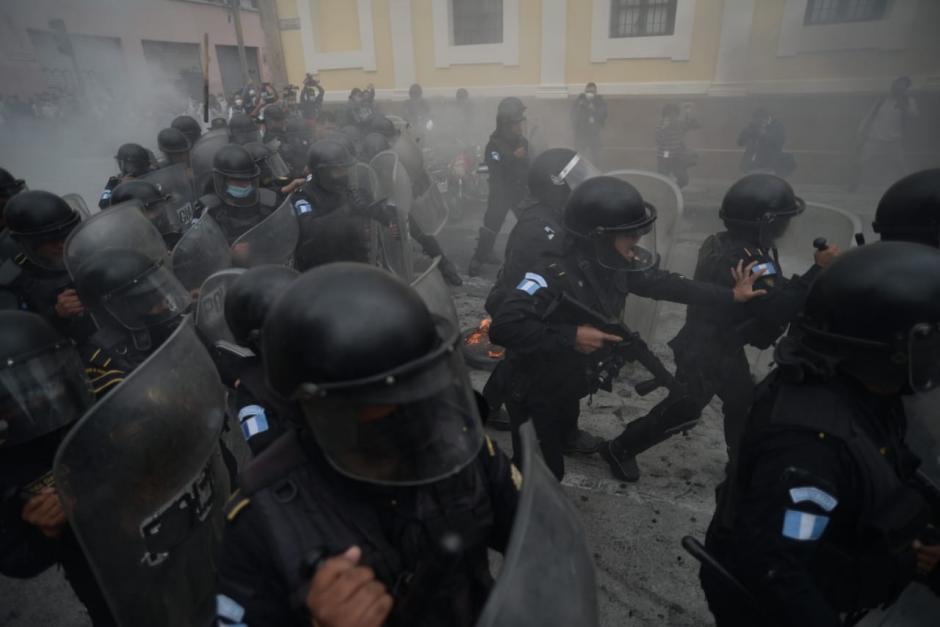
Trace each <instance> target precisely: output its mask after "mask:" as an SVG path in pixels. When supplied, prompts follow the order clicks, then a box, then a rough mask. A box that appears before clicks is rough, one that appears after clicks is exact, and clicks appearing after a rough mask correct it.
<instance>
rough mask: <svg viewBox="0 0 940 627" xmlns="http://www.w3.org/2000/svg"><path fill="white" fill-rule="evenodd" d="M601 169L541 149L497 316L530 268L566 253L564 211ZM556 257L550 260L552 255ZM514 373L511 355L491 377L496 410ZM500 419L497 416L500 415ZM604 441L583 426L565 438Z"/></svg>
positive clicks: (570, 447) (586, 443) (575, 445)
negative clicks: (581, 186)
mask: <svg viewBox="0 0 940 627" xmlns="http://www.w3.org/2000/svg"><path fill="white" fill-rule="evenodd" d="M598 174H600V172H599V171H597V170H596V168H594V167H593V166H592V165H590V163H589V162H588V161H587V160H586V159H584V158H583V157H582V156H581V155H579V154H578V153H576V152H574V151H573V150H570V149H568V148H552V149H549V150H546V151H545V152H543V153H542V154H540V155H539V156H538V157H536V159H535V160H534V161H533V162H532V167H531V168H530V169H529V179H528V182H529V195H530V197H531V199H532V201H531V202H529V203H528V204H527V205H526V206H525V207H524V208H523V209H522V211H521V212H520V216H519V221H518V222H516V225H515V226H514V227H513V229H512V231H510V233H509V239H508V240H507V242H506V253H505V262H504V263H503V267H502V268H501V269H500V271H499V275H498V276H497V278H496V283H495V284H494V285H493V289H492V290H490V294H489V296H488V297H487V302H486V310H487V312H488V313H489V314H490V316H491V317H492V316H494V315H495V312H496V311H497V310H498V309H499V305H500V303H501V302H502V299H503V297H504V296H505V295H506V294H507V293H508V292H509V291H511V290H512V289H514V288H515V287H516V285H518V284H519V282H520V281H521V280H522V279H523V277H524V276H525V273H526V272H527V271H529V270H531V269H532V268H534V267H536V266H538V265H539V264H541V263H542V262H543V261H545V260H546V259H549V258H552V259H558V258H561V257H563V256H564V254H565V250H566V248H565V245H564V241H565V237H564V236H565V228H564V225H563V223H562V214H563V212H564V209H565V203H567V202H568V197H569V196H570V195H571V189H572V187H574V186H575V185H574V182H575V181H577V182H580V181H581V180H583V178H585V177H586V176H594V175H598ZM549 263H550V261H549ZM511 381H512V375H511V374H510V364H509V361H507V360H505V359H504V360H502V361H500V362H499V363H498V364H497V365H496V368H495V369H494V370H493V372H492V373H491V374H490V377H489V379H487V382H486V385H485V386H484V388H483V396H484V398H486V400H487V402H488V403H489V406H490V409H491V411H493V412H496V410H497V409H498V408H499V407H501V406H502V405H503V403H504V401H505V396H506V394H507V393H508V392H509V387H510V385H511ZM494 419H495V420H494ZM487 424H488V425H490V426H497V425H501V424H502V423H501V422H500V416H499V414H497V415H495V416H490V419H489V420H488V421H487ZM599 445H600V442H596V441H595V436H592V435H590V434H589V433H587V432H585V431H580V430H578V432H577V437H573V438H571V439H569V440H567V441H566V442H565V445H564V450H565V452H593V451H596V450H597V447H598V446H599Z"/></svg>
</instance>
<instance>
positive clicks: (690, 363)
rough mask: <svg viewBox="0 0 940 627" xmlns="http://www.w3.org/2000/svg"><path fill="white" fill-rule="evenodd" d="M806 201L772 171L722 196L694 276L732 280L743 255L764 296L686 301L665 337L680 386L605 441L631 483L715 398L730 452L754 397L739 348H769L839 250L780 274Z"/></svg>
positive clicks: (614, 466) (617, 470)
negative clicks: (784, 243) (719, 228)
mask: <svg viewBox="0 0 940 627" xmlns="http://www.w3.org/2000/svg"><path fill="white" fill-rule="evenodd" d="M804 206H805V205H804V203H803V200H802V199H800V198H798V197H797V196H796V195H795V194H794V193H793V188H792V187H790V184H789V183H787V182H786V181H785V180H783V179H782V178H779V177H777V176H774V175H773V174H751V175H748V176H745V177H744V178H742V179H740V180H739V181H738V182H736V183H735V184H734V185H732V186H731V188H730V189H729V190H728V192H727V193H726V194H725V197H724V199H723V200H722V203H721V210H720V212H719V216H720V217H721V219H722V221H723V222H724V223H725V227H726V229H727V230H726V231H723V232H721V233H718V234H716V235H712V236H710V237H709V238H708V239H706V240H705V242H704V243H703V244H702V247H701V249H700V250H699V256H698V264H697V265H696V268H695V275H694V277H695V279H696V280H697V281H703V282H706V283H713V284H715V285H721V286H730V285H732V283H733V279H732V278H731V276H730V275H729V273H728V268H730V267H733V266H734V265H735V264H737V263H738V262H739V261H741V260H744V264H745V265H751V264H756V265H755V266H754V267H755V268H756V269H757V271H758V272H762V275H761V277H760V278H759V279H758V281H757V287H758V288H760V289H762V290H764V291H766V292H767V294H766V295H765V296H763V297H761V298H760V299H757V300H755V301H753V302H751V303H748V304H747V305H745V306H743V307H738V306H735V305H733V304H731V303H727V304H726V305H725V306H723V307H716V306H706V307H703V306H700V305H693V306H690V307H689V309H688V313H687V315H686V321H685V325H684V326H683V327H682V329H681V330H680V331H679V333H678V335H676V337H675V338H673V340H672V341H671V342H670V343H669V345H670V346H671V347H672V349H673V352H674V353H675V356H676V379H677V380H678V381H679V383H680V384H681V386H682V389H681V391H677V392H675V393H673V394H671V395H670V396H669V397H667V398H666V399H665V400H663V402H661V403H660V404H658V405H657V406H656V407H654V408H653V409H652V410H651V411H650V412H649V413H648V414H647V415H646V416H643V417H642V418H639V419H638V420H634V421H633V422H631V423H630V424H628V425H627V426H626V428H625V429H624V430H623V433H621V434H620V435H619V436H618V437H617V438H616V439H614V440H611V441H610V442H609V443H608V444H607V445H606V446H605V447H604V449H603V454H604V457H605V458H606V459H607V461H608V463H609V464H610V467H611V471H612V472H613V473H614V475H615V476H616V477H618V478H620V479H624V480H627V481H636V480H637V479H638V478H639V468H638V467H637V464H636V459H635V457H636V455H638V454H639V453H641V452H643V451H645V450H647V449H649V448H650V447H652V446H654V445H656V444H658V443H660V442H662V441H664V440H666V439H668V438H670V437H671V436H673V435H675V434H676V433H679V432H681V431H683V430H687V429H689V428H691V427H692V426H694V425H695V424H696V423H697V421H698V419H699V417H700V416H701V411H702V410H703V409H704V408H705V406H706V405H708V403H709V401H711V399H712V398H713V397H714V396H718V397H719V398H721V400H722V412H723V413H724V435H725V445H726V446H727V448H728V454H729V456H733V455H734V454H735V452H736V448H737V442H738V440H739V439H740V437H741V434H742V432H743V430H744V424H745V421H746V418H747V412H748V410H749V409H750V406H751V402H752V401H753V388H754V386H753V378H752V377H751V370H750V365H749V364H748V360H747V355H745V353H744V347H745V346H748V345H750V346H754V347H756V348H759V349H766V348H769V347H770V346H772V345H773V343H774V342H776V341H777V339H778V338H779V337H780V336H781V335H782V334H783V333H784V331H786V329H787V326H788V325H789V323H790V321H791V320H792V319H793V318H794V317H795V316H796V314H797V313H799V311H800V308H801V307H802V305H803V299H804V298H805V296H806V293H807V291H808V290H809V286H810V285H811V284H812V282H813V280H814V279H815V278H816V276H817V274H819V271H820V270H821V269H822V268H823V267H825V266H826V265H828V264H829V263H830V262H831V261H832V259H833V258H834V257H835V256H836V255H837V254H838V252H839V249H838V247H837V246H834V245H832V246H829V247H828V248H826V249H825V250H817V251H816V252H815V255H814V260H815V264H814V265H813V266H812V268H810V270H808V271H807V272H806V273H805V274H804V275H803V276H794V277H792V278H790V279H787V278H785V277H784V275H783V268H781V266H780V260H779V258H778V255H777V249H776V247H775V240H777V239H778V238H779V237H781V236H782V235H783V234H784V233H785V232H786V230H787V228H788V225H789V223H790V221H791V220H793V219H794V218H796V217H797V216H799V215H800V214H801V213H802V212H803V209H804ZM807 248H809V246H808V245H807Z"/></svg>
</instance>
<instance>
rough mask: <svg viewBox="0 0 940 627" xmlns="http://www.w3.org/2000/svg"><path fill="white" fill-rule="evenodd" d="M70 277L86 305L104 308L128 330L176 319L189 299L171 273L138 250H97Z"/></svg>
mask: <svg viewBox="0 0 940 627" xmlns="http://www.w3.org/2000/svg"><path fill="white" fill-rule="evenodd" d="M73 278H74V279H75V289H76V291H77V292H78V296H79V298H80V299H81V301H82V303H83V304H84V305H85V306H86V307H90V308H92V309H97V310H103V311H106V312H107V313H108V314H110V316H111V317H112V318H114V320H116V321H117V322H118V323H119V324H121V325H122V326H123V327H124V328H126V329H128V330H129V331H139V330H143V329H149V328H153V327H157V326H161V325H165V324H166V323H168V322H172V321H178V318H179V317H180V316H182V315H183V314H184V313H186V310H187V309H188V308H189V305H190V303H191V297H190V294H189V292H188V291H187V290H186V288H185V287H183V285H182V284H181V283H180V282H179V280H178V279H177V278H176V277H175V276H173V273H172V272H170V270H168V269H167V268H166V267H165V266H164V265H163V263H162V262H161V261H154V260H153V259H151V258H150V257H148V256H147V255H145V254H144V253H142V252H140V251H138V250H131V249H128V248H105V249H103V250H100V251H98V252H96V253H94V254H92V255H91V256H90V257H88V259H86V260H85V261H84V262H82V264H81V265H80V266H79V267H78V269H77V270H76V272H75V276H74V277H73Z"/></svg>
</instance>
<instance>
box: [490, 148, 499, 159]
mask: <svg viewBox="0 0 940 627" xmlns="http://www.w3.org/2000/svg"><path fill="white" fill-rule="evenodd" d="M490 159H492V160H493V161H499V159H500V157H499V151H498V150H491V151H490Z"/></svg>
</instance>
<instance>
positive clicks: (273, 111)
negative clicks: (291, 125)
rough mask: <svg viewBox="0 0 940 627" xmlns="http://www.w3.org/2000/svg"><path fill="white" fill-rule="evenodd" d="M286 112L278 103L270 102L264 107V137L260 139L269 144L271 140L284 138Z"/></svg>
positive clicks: (282, 139)
mask: <svg viewBox="0 0 940 627" xmlns="http://www.w3.org/2000/svg"><path fill="white" fill-rule="evenodd" d="M286 131H287V112H286V111H284V109H283V108H282V107H281V106H280V105H276V104H272V105H268V106H267V107H265V108H264V137H263V139H262V140H261V141H263V142H264V143H265V144H270V143H271V142H272V141H273V140H277V141H279V142H283V141H285V140H286Z"/></svg>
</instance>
